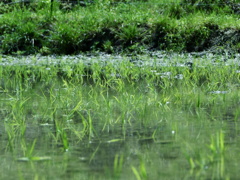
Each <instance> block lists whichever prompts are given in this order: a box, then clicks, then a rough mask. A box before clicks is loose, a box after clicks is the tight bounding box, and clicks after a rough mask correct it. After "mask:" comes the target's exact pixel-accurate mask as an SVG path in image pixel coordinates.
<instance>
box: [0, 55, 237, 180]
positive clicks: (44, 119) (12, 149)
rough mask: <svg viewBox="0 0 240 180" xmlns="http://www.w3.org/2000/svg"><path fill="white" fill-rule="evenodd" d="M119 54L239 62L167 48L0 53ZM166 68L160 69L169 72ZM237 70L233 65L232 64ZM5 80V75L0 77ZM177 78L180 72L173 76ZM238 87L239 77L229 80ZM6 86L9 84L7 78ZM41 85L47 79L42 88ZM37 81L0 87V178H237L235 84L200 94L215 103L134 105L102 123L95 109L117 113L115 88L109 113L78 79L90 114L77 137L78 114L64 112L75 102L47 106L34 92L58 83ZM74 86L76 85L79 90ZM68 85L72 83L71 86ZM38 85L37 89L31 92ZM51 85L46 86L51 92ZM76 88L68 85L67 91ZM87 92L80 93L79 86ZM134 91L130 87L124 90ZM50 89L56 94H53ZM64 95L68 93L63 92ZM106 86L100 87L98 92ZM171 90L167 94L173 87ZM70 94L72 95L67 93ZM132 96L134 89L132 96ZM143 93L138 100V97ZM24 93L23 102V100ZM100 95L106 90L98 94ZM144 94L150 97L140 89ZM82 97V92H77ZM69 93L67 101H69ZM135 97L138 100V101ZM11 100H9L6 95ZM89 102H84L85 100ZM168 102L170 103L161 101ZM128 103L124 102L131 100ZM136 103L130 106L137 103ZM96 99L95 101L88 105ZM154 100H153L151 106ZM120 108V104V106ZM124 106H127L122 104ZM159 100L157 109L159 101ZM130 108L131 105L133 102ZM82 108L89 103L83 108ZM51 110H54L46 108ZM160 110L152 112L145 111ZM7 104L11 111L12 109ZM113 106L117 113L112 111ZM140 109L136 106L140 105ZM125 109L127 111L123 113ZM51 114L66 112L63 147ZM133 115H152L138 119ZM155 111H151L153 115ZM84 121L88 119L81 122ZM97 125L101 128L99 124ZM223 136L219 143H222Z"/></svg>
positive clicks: (48, 60)
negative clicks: (20, 86) (84, 132)
mask: <svg viewBox="0 0 240 180" xmlns="http://www.w3.org/2000/svg"><path fill="white" fill-rule="evenodd" d="M120 61H131V62H133V63H134V64H135V65H136V66H141V67H144V66H163V67H164V66H177V67H179V66H180V67H181V66H184V67H185V66H188V65H189V62H191V63H193V64H194V65H197V66H199V67H204V66H210V65H216V66H218V65H222V64H224V65H226V66H227V65H236V66H239V56H238V55H236V56H235V57H228V56H214V55H212V54H205V55H190V54H188V55H186V54H184V55H178V54H176V55H169V54H166V53H152V54H151V55H146V56H125V57H124V58H123V57H122V56H109V55H101V56H74V57H69V56H63V57H53V56H52V57H38V56H36V57H15V58H13V57H2V58H1V59H0V63H1V66H2V67H8V66H15V65H19V64H21V65H29V66H34V65H39V64H42V65H49V64H51V65H56V66H58V65H59V64H60V65H64V64H70V63H73V64H74V63H79V62H82V63H86V64H87V65H91V64H92V63H100V64H102V65H103V66H104V65H105V64H106V63H109V62H111V63H113V64H116V66H117V65H118V63H119V62H120ZM169 73H171V72H167V73H166V72H165V74H161V76H164V77H167V76H170V74H169ZM236 73H239V72H237V71H236ZM1 78H2V81H6V79H4V78H5V77H1ZM179 80H181V78H179ZM235 85H236V86H238V87H239V83H236V84H235ZM11 86H12V85H11ZM48 86H51V88H49V87H48ZM48 86H46V87H45V86H42V84H40V85H36V86H35V89H23V90H22V92H17V89H18V88H16V91H14V92H10V93H8V92H7V91H6V88H5V89H3V88H2V87H1V89H2V90H1V89H0V118H1V124H0V179H14V180H15V179H87V180H88V179H103V180H105V179H151V180H155V179H156V180H158V179H237V178H238V174H239V173H238V171H239V159H240V153H239V151H240V126H239V125H240V124H239V122H240V116H239V105H240V101H239V99H240V97H239V94H240V93H239V88H236V91H235V92H232V91H228V90H224V91H222V90H216V91H211V92H209V93H207V94H206V96H209V98H212V97H214V98H219V97H220V98H226V99H225V101H224V102H225V103H217V104H216V105H214V106H209V107H208V108H206V107H204V108H199V109H194V108H191V107H190V106H191V105H192V104H182V106H181V107H180V106H178V105H174V103H172V102H166V104H165V105H163V106H162V105H161V106H158V107H157V108H152V107H151V106H150V107H149V108H148V107H146V112H147V113H145V114H144V117H142V116H140V115H139V113H140V112H138V111H136V112H135V111H134V110H132V111H127V112H128V113H129V114H125V117H126V121H129V119H130V118H132V121H131V123H126V124H124V125H121V124H119V123H118V122H119V121H120V120H113V122H115V123H111V124H110V125H106V124H105V122H106V121H104V120H101V119H102V117H103V118H105V117H111V118H114V117H119V116H118V114H119V111H120V110H119V109H120V107H117V106H118V105H119V104H117V105H115V104H111V103H112V102H116V98H121V97H123V96H122V95H121V94H114V95H113V96H108V98H109V99H108V100H109V102H110V104H111V105H112V106H116V107H115V108H111V110H112V111H111V113H110V114H109V116H105V115H104V113H106V112H105V111H101V109H104V107H99V106H104V105H102V104H101V102H102V103H103V99H98V97H95V100H96V102H95V104H96V103H97V102H99V104H97V105H96V106H94V103H93V104H91V102H88V101H87V100H93V99H94V98H93V99H91V98H89V99H88V98H87V95H88V92H90V89H88V87H83V89H80V90H82V91H83V95H84V96H85V97H86V102H85V101H84V103H85V104H84V105H83V106H84V107H85V109H84V110H83V111H81V113H82V115H83V116H84V117H85V118H87V117H88V118H89V114H88V113H89V112H90V110H89V111H86V112H85V110H86V109H87V108H89V109H92V110H91V112H93V116H92V117H91V118H92V120H93V121H94V122H93V124H92V125H93V127H94V132H93V134H88V135H86V136H84V137H83V135H82V134H81V133H80V132H81V131H82V129H83V124H84V123H83V122H82V120H80V119H82V117H80V116H79V115H77V114H76V115H74V116H71V118H65V117H66V116H68V115H69V114H68V110H69V109H70V110H71V109H73V108H74V107H68V106H67V105H68V103H69V104H70V105H71V99H68V98H66V99H64V98H63V100H56V102H58V103H60V102H62V104H60V105H56V109H55V110H51V108H50V107H48V106H50V104H49V103H48V100H49V99H50V98H54V97H53V96H51V94H50V95H48V94H45V96H46V97H43V94H44V93H41V92H42V91H44V90H41V91H39V88H42V87H45V88H48V89H51V90H52V91H54V92H60V91H61V93H62V94H63V96H64V92H65V90H66V87H65V88H62V89H59V87H60V86H61V85H59V84H57V83H56V84H54V82H52V85H48ZM80 90H78V89H77V90H76V91H80ZM72 91H74V90H72ZM36 92H37V93H36ZM54 92H53V94H54ZM74 92H75V91H74ZM86 92H87V93H86ZM128 93H129V94H130V95H132V96H129V97H134V92H128ZM54 95H55V94H54ZM67 95H69V94H67ZM104 95H105V94H103V96H104ZM173 96H174V94H173ZM73 97H74V96H73ZM137 97H139V96H138V95H136V99H137ZM144 97H145V96H143V97H142V98H143V101H144ZM26 98H30V100H27V103H26V104H22V105H21V102H22V100H23V101H24V99H26ZM105 98H106V97H105ZM147 98H149V97H148V96H147ZM83 99H84V98H83ZM68 101H70V102H68ZM143 101H141V102H143ZM9 102H10V103H9ZM87 103H90V105H89V106H88V105H86V104H87ZM168 103H169V104H168ZM130 105H131V102H130ZM138 105H139V103H136V104H135V106H136V107H138ZM94 107H95V108H94ZM154 107H155V106H154ZM123 108H124V106H123ZM129 108H131V106H129ZM158 108H159V109H158ZM133 109H134V108H133ZM87 110H88V109H87ZM53 111H54V112H55V114H54V115H53V113H52V112H53ZM156 111H159V113H158V114H156V116H154V115H152V114H154V113H155V112H156ZM12 112H13V113H12ZM114 113H116V115H112V114H114ZM140 114H141V113H140ZM128 117H130V118H128ZM52 118H60V119H61V118H62V119H66V120H67V122H65V123H66V125H67V128H66V129H64V130H65V131H66V132H67V139H68V144H69V146H68V148H67V149H64V147H63V143H62V142H61V141H60V140H59V139H60V135H59V136H58V134H57V133H58V132H56V125H55V124H54V122H53V121H52ZM138 118H143V119H144V118H146V119H148V118H149V119H152V121H151V122H150V123H147V124H142V123H139V122H138ZM154 118H156V119H154ZM88 123H89V122H88ZM103 127H104V128H103ZM221 144H222V145H221Z"/></svg>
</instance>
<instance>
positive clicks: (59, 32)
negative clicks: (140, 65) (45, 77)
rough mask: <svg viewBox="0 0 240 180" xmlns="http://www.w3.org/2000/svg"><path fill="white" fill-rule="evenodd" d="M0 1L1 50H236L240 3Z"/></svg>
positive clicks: (239, 45) (189, 0)
mask: <svg viewBox="0 0 240 180" xmlns="http://www.w3.org/2000/svg"><path fill="white" fill-rule="evenodd" d="M9 2H10V1H8V4H6V3H5V4H4V3H1V9H0V12H1V18H0V43H1V46H0V52H1V53H3V54H36V53H41V54H52V53H54V54H78V53H80V52H87V51H103V52H107V53H118V52H137V53H141V52H143V51H144V50H168V51H176V52H193V51H205V50H212V51H215V52H223V51H225V50H231V51H234V52H235V51H239V49H240V43H239V37H240V36H239V34H240V31H239V29H240V27H239V26H240V25H239V24H240V22H239V18H238V16H239V14H238V13H239V4H238V3H237V2H236V1H234V0H232V1H228V2H225V1H221V0H215V1H206V2H205V1H204V0H177V1H176V0H175V1H165V0H161V1H159V0H146V1H121V0H119V1H114V0H105V1H101V0H95V1H91V2H82V1H81V3H66V2H65V3H60V2H54V4H53V8H52V11H51V3H50V1H49V0H44V1H41V2H39V1H37V0H36V1H32V2H31V3H29V4H26V3H25V4H24V3H10V4H9Z"/></svg>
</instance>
